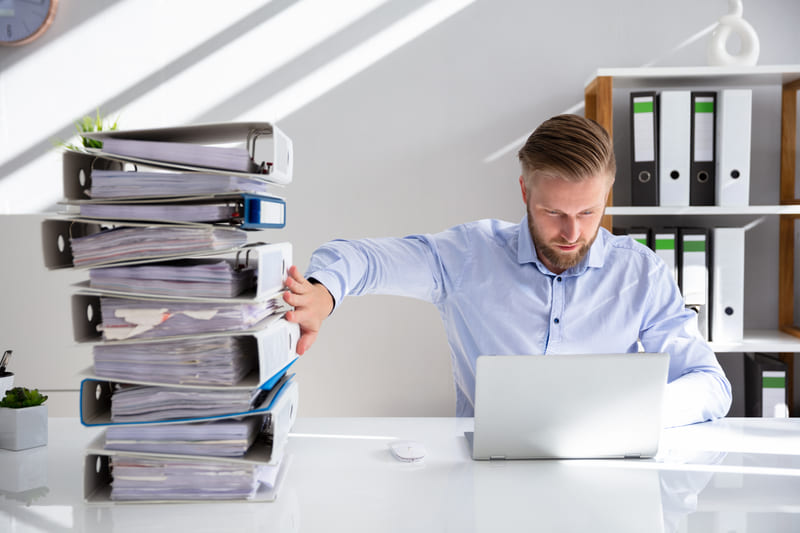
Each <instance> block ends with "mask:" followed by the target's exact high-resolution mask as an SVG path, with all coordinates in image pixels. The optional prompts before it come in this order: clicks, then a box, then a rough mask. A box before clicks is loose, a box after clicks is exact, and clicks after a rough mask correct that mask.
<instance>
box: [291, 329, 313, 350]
mask: <svg viewBox="0 0 800 533" xmlns="http://www.w3.org/2000/svg"><path fill="white" fill-rule="evenodd" d="M315 340H317V333H316V332H313V331H309V332H308V333H303V334H302V335H301V336H300V340H298V341H297V350H296V351H297V355H303V354H304V353H306V351H307V350H308V349H309V348H311V345H312V344H314V341H315Z"/></svg>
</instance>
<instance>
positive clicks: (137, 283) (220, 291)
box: [89, 259, 256, 298]
mask: <svg viewBox="0 0 800 533" xmlns="http://www.w3.org/2000/svg"><path fill="white" fill-rule="evenodd" d="M255 283H256V271H255V268H254V267H246V268H239V267H237V266H235V265H234V264H233V263H231V262H229V261H225V260H222V259H217V260H215V259H182V260H177V261H169V262H162V263H157V264H152V265H141V266H128V267H117V268H93V269H91V270H89V285H90V287H92V288H93V289H100V290H107V291H111V292H123V293H137V292H144V293H149V294H159V295H172V296H198V297H203V296H207V297H211V298H232V297H234V296H238V295H240V294H241V293H243V292H245V291H246V290H250V289H253V288H254V287H255Z"/></svg>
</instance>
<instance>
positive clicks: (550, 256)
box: [528, 209, 600, 271]
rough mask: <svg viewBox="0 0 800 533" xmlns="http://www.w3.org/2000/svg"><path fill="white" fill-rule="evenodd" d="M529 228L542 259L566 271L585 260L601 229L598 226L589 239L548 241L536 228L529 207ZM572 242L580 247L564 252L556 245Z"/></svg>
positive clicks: (570, 243)
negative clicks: (575, 241)
mask: <svg viewBox="0 0 800 533" xmlns="http://www.w3.org/2000/svg"><path fill="white" fill-rule="evenodd" d="M528 230H529V231H530V233H531V238H532V239H533V245H534V247H535V248H536V253H537V254H538V255H539V256H540V259H541V258H542V257H543V258H544V259H546V260H547V261H548V262H549V263H550V265H552V266H553V267H555V268H557V269H561V270H562V271H564V270H567V269H568V268H572V267H574V266H575V265H577V264H578V263H580V262H581V261H583V258H584V257H586V254H588V253H589V249H590V248H591V247H592V244H593V243H594V240H595V239H596V238H597V234H598V232H599V231H600V226H599V225H598V226H597V229H596V230H595V232H594V235H592V238H591V239H589V240H584V241H578V242H577V243H572V242H561V241H551V242H550V243H548V242H547V241H546V240H545V238H544V237H543V236H542V235H540V234H539V232H538V231H537V230H536V226H535V224H534V222H533V214H532V213H531V210H530V209H528ZM572 244H578V245H579V247H578V248H577V249H576V250H573V251H571V252H562V251H561V250H559V249H558V248H556V246H569V245H572Z"/></svg>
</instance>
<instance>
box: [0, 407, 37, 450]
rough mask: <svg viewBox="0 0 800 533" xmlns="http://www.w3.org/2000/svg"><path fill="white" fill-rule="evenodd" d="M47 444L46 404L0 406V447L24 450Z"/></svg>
mask: <svg viewBox="0 0 800 533" xmlns="http://www.w3.org/2000/svg"><path fill="white" fill-rule="evenodd" d="M45 444H47V405H37V406H35V407H23V408H22V409H11V408H9V407H0V448H3V449H6V450H15V451H16V450H26V449H28V448H35V447H36V446H44V445H45Z"/></svg>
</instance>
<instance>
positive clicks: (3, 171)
mask: <svg viewBox="0 0 800 533" xmlns="http://www.w3.org/2000/svg"><path fill="white" fill-rule="evenodd" d="M297 1H298V0H274V1H273V2H270V3H269V4H266V5H264V6H262V7H259V8H258V9H256V10H254V11H253V12H251V13H249V14H248V15H246V16H244V17H242V18H241V19H239V20H238V21H236V22H235V23H233V24H231V25H230V26H228V27H227V28H224V29H223V30H221V31H220V32H218V33H217V34H215V35H213V36H212V37H210V38H209V39H207V40H205V41H203V42H202V43H200V44H199V45H197V46H196V47H195V48H193V49H192V50H189V51H188V52H186V53H185V54H183V55H182V56H180V57H178V58H176V59H175V60H173V61H171V62H170V63H168V64H166V65H165V66H164V67H163V68H161V69H158V70H156V71H155V72H153V73H152V74H150V75H148V76H146V77H145V78H142V79H141V80H140V81H138V82H137V83H135V84H133V85H131V86H130V87H128V88H127V89H125V90H124V91H122V92H120V93H119V94H117V95H115V96H113V97H111V98H109V99H108V100H106V101H104V102H101V103H99V104H98V105H97V106H96V108H97V109H121V108H124V107H125V105H126V104H128V103H130V102H132V101H134V100H136V99H137V98H140V97H141V96H142V95H143V94H145V93H148V92H150V91H152V90H153V89H155V88H156V87H158V86H159V85H160V84H161V83H163V81H164V80H165V79H169V78H171V77H173V76H177V75H178V74H180V73H181V72H183V71H185V70H187V69H188V68H190V67H192V66H193V65H195V64H196V63H198V62H200V61H201V60H203V59H204V58H206V57H208V56H209V55H211V54H212V53H214V52H215V51H216V50H217V49H218V48H221V47H223V46H225V45H227V44H229V43H231V42H233V41H235V40H236V39H238V38H239V37H240V36H241V35H243V34H245V33H247V32H249V31H251V30H253V29H254V28H256V27H257V26H259V25H261V24H263V23H264V22H266V21H268V20H269V19H270V18H272V17H275V16H276V15H278V14H279V13H280V12H281V11H283V10H285V9H287V8H288V7H289V6H291V5H292V4H294V3H296V2H297ZM96 108H92V109H89V110H86V111H84V112H83V113H82V114H80V115H79V116H83V115H90V116H91V115H93V114H94V113H95V109H96ZM74 133H75V124H74V123H69V124H65V125H63V126H61V127H59V128H57V129H55V130H52V131H50V132H49V133H47V134H46V135H44V136H42V137H41V138H40V139H39V140H38V141H35V142H34V143H32V144H31V145H30V146H29V147H28V148H27V149H26V150H24V151H23V152H21V153H19V154H18V155H16V156H14V157H13V158H11V159H10V160H8V161H7V162H5V163H3V164H2V165H0V179H2V176H8V175H10V174H12V173H14V172H16V171H17V170H19V169H20V168H22V167H24V166H25V165H27V164H28V163H29V162H31V161H33V160H34V159H36V158H37V157H39V156H41V155H43V154H44V153H46V152H47V151H48V150H50V149H51V148H52V146H53V139H66V138H69V137H72V135H73V134H74Z"/></svg>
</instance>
